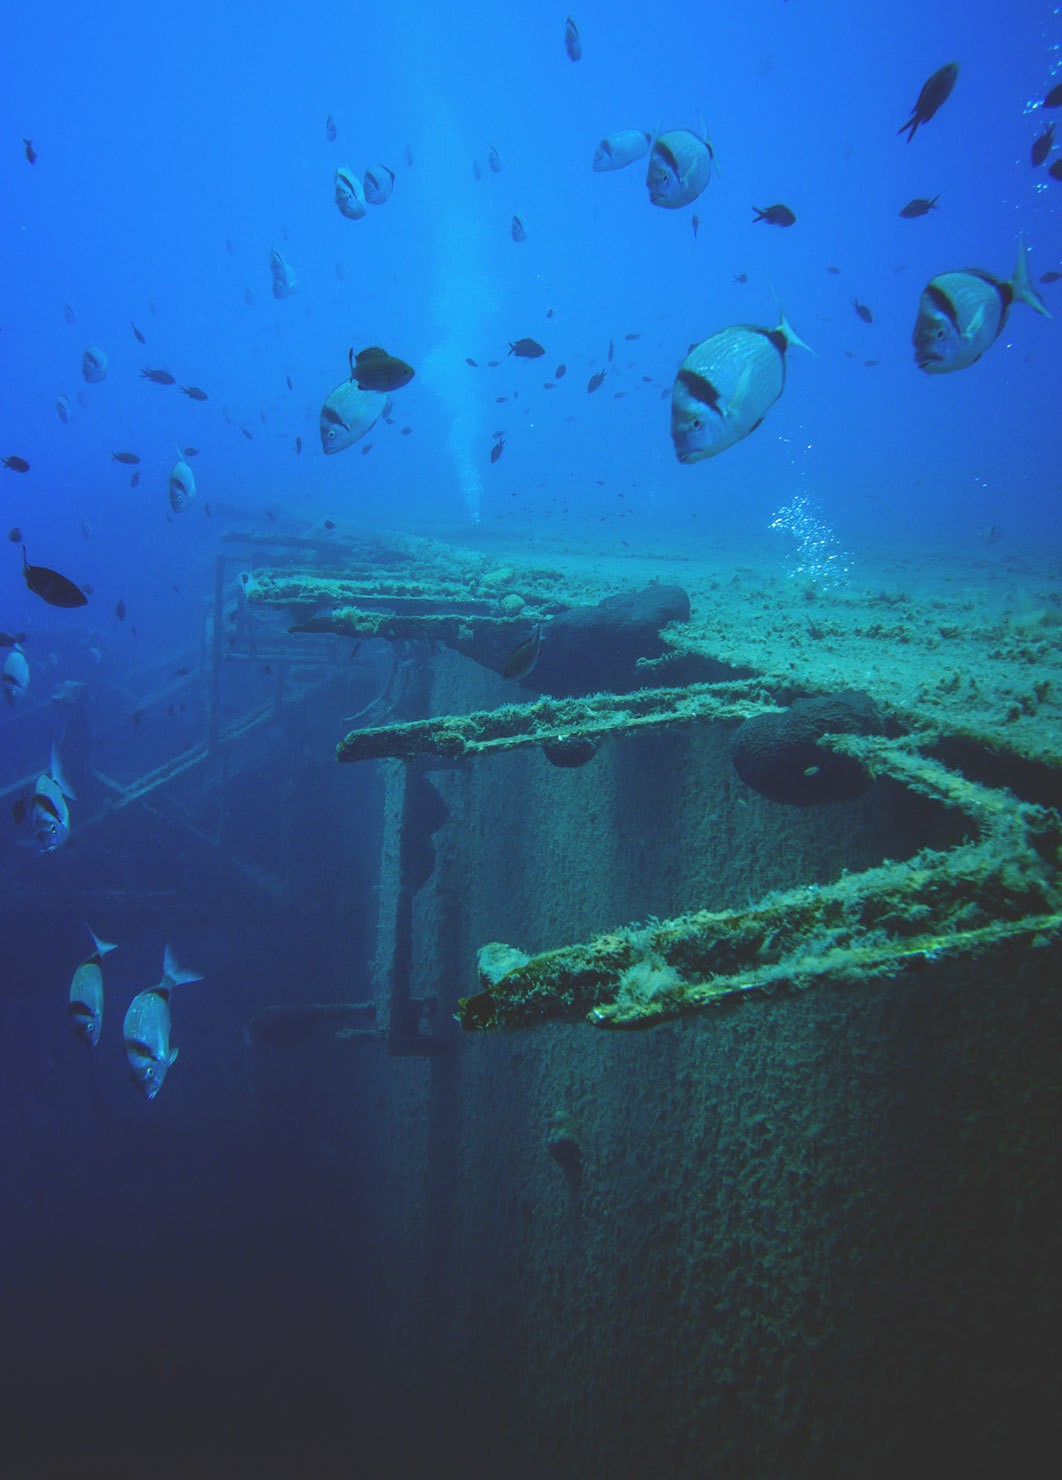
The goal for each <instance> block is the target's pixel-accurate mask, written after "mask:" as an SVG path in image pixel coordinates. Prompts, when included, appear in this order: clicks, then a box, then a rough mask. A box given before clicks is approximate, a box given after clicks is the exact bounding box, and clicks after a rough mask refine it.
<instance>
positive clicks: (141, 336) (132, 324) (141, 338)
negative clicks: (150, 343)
mask: <svg viewBox="0 0 1062 1480" xmlns="http://www.w3.org/2000/svg"><path fill="white" fill-rule="evenodd" d="M129 327H130V329H132V331H133V333H134V334H135V335H136V337H137V339H138V341H139V342H140V343H141V344H147V340H146V339H145V338H144V336H143V334H141V332H140V330H139V329H138V328H137V326H136V325H135V324H134V323H133V321H132V319H130V320H129Z"/></svg>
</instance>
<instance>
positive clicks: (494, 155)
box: [487, 144, 501, 175]
mask: <svg viewBox="0 0 1062 1480" xmlns="http://www.w3.org/2000/svg"><path fill="white" fill-rule="evenodd" d="M487 163H488V165H490V169H491V174H494V175H497V174H500V173H501V155H500V154H499V153H498V151H497V149H495V147H494V145H493V144H492V145H491V146H490V148H489V149H488V150H487Z"/></svg>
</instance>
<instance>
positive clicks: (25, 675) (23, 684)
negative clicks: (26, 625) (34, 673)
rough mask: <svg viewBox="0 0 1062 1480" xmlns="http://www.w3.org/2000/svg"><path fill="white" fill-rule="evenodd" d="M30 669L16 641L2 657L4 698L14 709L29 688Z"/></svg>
mask: <svg viewBox="0 0 1062 1480" xmlns="http://www.w3.org/2000/svg"><path fill="white" fill-rule="evenodd" d="M29 681H30V671H29V664H28V663H27V662H26V654H25V653H24V652H23V651H22V649H21V647H20V646H19V645H18V643H17V642H16V643H15V644H14V646H13V647H12V648H11V650H10V652H9V653H8V655H7V657H6V658H5V659H4V672H3V685H4V698H5V699H6V700H7V702H8V703H9V704H10V705H11V708H12V709H14V708H15V706H16V705H18V704H21V703H22V701H23V699H24V698H25V697H26V690H27V689H28V688H29Z"/></svg>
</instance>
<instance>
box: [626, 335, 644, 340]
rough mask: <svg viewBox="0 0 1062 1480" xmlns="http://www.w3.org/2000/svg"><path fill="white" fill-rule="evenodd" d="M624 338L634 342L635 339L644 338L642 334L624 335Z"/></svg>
mask: <svg viewBox="0 0 1062 1480" xmlns="http://www.w3.org/2000/svg"><path fill="white" fill-rule="evenodd" d="M623 337H624V339H627V340H634V339H641V337H642V336H641V335H640V334H624V336H623Z"/></svg>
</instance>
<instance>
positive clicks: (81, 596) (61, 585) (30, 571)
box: [22, 545, 88, 607]
mask: <svg viewBox="0 0 1062 1480" xmlns="http://www.w3.org/2000/svg"><path fill="white" fill-rule="evenodd" d="M22 574H23V577H24V578H25V581H26V585H27V586H28V587H29V588H30V590H31V591H32V592H33V594H34V596H39V597H40V598H41V600H42V601H46V602H47V603H48V605H49V606H66V607H74V606H85V605H86V603H87V601H88V598H87V597H86V595H85V593H84V591H82V590H81V589H80V587H78V586H75V585H74V583H73V581H70V580H67V578H66V576H61V575H60V574H59V572H58V571H56V570H49V569H48V567H47V566H46V565H30V563H29V561H28V560H27V559H26V547H25V545H23V546H22Z"/></svg>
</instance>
